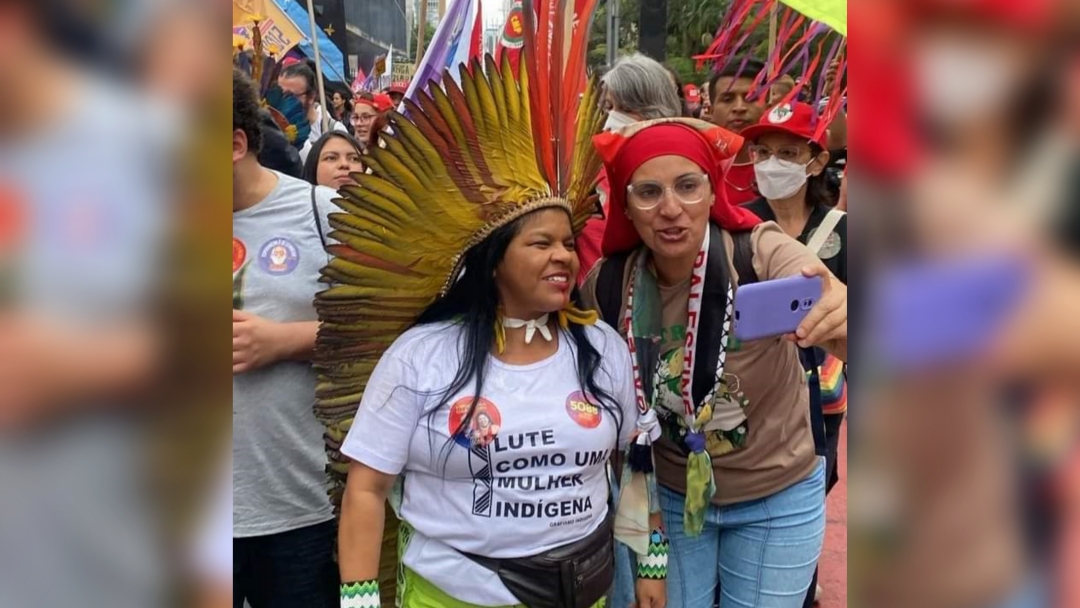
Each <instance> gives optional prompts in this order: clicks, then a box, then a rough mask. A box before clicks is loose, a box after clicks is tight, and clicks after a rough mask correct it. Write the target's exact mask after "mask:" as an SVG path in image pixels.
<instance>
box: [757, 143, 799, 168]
mask: <svg viewBox="0 0 1080 608" xmlns="http://www.w3.org/2000/svg"><path fill="white" fill-rule="evenodd" d="M747 150H749V152H750V160H751V161H752V162H753V163H754V164H755V165H756V164H757V163H763V162H765V161H767V160H769V159H770V158H772V157H774V156H775V157H776V158H777V159H779V160H782V161H784V162H789V163H797V162H799V159H800V158H802V155H803V150H802V148H801V147H799V146H782V147H780V148H777V149H776V150H773V149H771V148H769V147H768V146H763V145H760V144H754V145H752V146H749V147H748V148H747Z"/></svg>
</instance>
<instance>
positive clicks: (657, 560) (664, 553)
mask: <svg viewBox="0 0 1080 608" xmlns="http://www.w3.org/2000/svg"><path fill="white" fill-rule="evenodd" d="M669 548H670V545H669V544H668V538H667V535H666V534H664V529H663V528H662V527H658V528H654V529H653V531H652V534H650V535H649V552H648V554H646V555H639V556H638V569H637V575H638V578H648V579H655V580H663V579H666V578H667V570H668V549H669Z"/></svg>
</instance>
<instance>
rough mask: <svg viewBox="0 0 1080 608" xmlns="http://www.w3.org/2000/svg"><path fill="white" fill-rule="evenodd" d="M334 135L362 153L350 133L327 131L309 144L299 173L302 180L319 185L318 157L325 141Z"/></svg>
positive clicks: (324, 145)
mask: <svg viewBox="0 0 1080 608" xmlns="http://www.w3.org/2000/svg"><path fill="white" fill-rule="evenodd" d="M335 137H336V138H339V139H344V140H345V141H347V142H349V145H350V146H352V147H353V148H354V149H355V150H356V153H357V154H361V155H362V154H363V153H364V148H363V147H361V146H360V142H359V141H357V140H356V138H355V137H353V136H352V135H349V134H348V133H346V132H344V131H327V132H326V133H323V135H322V137H320V138H319V139H317V140H316V141H315V143H313V144H311V150H310V151H309V152H308V156H307V161H306V162H305V163H304V171H303V173H302V174H301V177H302V178H303V179H304V181H306V182H308V183H310V184H315V185H316V186H318V185H320V184H319V182H318V179H319V157H320V156H322V149H323V148H325V147H326V143H327V142H328V141H330V140H331V139H334V138H335Z"/></svg>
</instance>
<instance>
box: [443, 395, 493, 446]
mask: <svg viewBox="0 0 1080 608" xmlns="http://www.w3.org/2000/svg"><path fill="white" fill-rule="evenodd" d="M472 403H473V397H472V396H471V395H470V396H468V397H462V398H461V399H458V400H457V401H455V402H454V404H453V405H451V406H450V417H449V419H448V425H449V430H450V435H451V436H452V437H453V438H454V442H455V443H457V444H458V445H460V446H461V447H465V448H467V447H470V446H474V445H475V446H480V447H484V446H486V445H488V444H489V443H491V442H492V441H495V436H496V435H498V434H499V429H501V428H502V413H501V412H499V408H497V407H495V404H494V403H492V402H491V401H489V400H487V399H484V398H483V397H480V399H479V400H477V402H476V409H475V410H473V412H472V416H469V408H471V407H472ZM466 416H469V418H468V422H465V420H466ZM463 422H465V424H464V426H463V425H462V423H463Z"/></svg>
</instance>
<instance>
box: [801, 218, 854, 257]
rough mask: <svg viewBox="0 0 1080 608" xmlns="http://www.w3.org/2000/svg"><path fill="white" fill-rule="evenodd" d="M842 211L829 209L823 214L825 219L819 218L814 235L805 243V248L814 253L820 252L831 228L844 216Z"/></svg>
mask: <svg viewBox="0 0 1080 608" xmlns="http://www.w3.org/2000/svg"><path fill="white" fill-rule="evenodd" d="M844 215H845V214H844V212H843V211H840V210H839V209H830V210H829V212H828V213H826V214H825V219H823V220H821V224H820V225H819V226H818V227H817V230H815V231H814V237H813V238H811V239H810V242H808V243H807V244H806V247H807V249H809V250H810V251H813V252H814V255H820V254H821V248H822V247H823V246H824V245H825V241H826V240H827V239H828V238H829V235H830V234H832V231H833V229H835V228H836V225H837V224H839V223H840V219H841V218H843V217H844Z"/></svg>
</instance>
